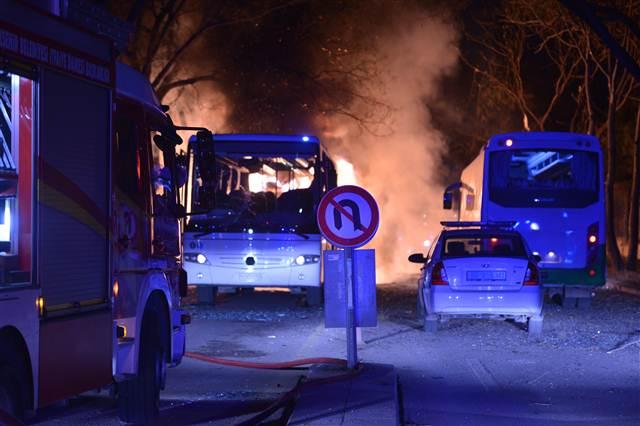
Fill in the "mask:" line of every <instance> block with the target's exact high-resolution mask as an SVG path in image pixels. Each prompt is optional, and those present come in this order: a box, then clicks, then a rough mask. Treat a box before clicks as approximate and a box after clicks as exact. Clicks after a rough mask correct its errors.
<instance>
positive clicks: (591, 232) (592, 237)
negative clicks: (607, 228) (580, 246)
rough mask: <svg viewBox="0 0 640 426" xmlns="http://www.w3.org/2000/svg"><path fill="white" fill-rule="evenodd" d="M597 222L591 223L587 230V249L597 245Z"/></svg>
mask: <svg viewBox="0 0 640 426" xmlns="http://www.w3.org/2000/svg"><path fill="white" fill-rule="evenodd" d="M599 228H600V226H599V224H598V222H596V223H592V224H591V225H590V226H589V229H588V230H587V248H588V249H591V248H593V247H595V246H596V245H597V244H598V231H599Z"/></svg>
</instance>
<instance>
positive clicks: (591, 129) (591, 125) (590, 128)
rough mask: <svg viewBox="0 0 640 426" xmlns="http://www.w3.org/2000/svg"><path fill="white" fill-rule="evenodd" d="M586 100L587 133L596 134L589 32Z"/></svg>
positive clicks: (585, 60)
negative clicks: (592, 99)
mask: <svg viewBox="0 0 640 426" xmlns="http://www.w3.org/2000/svg"><path fill="white" fill-rule="evenodd" d="M584 100H585V106H586V108H587V133H588V134H590V135H593V134H595V131H596V124H595V119H594V117H593V106H592V105H591V44H590V42H589V35H588V33H587V52H586V54H585V55H584Z"/></svg>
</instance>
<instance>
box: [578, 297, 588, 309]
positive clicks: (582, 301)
mask: <svg viewBox="0 0 640 426" xmlns="http://www.w3.org/2000/svg"><path fill="white" fill-rule="evenodd" d="M590 307H591V296H588V297H579V298H578V309H589V308H590Z"/></svg>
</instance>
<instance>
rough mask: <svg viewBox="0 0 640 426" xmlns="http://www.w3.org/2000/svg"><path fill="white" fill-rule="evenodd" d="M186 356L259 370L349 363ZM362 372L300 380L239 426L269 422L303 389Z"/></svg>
mask: <svg viewBox="0 0 640 426" xmlns="http://www.w3.org/2000/svg"><path fill="white" fill-rule="evenodd" d="M184 356H185V357H187V358H191V359H195V360H198V361H203V362H208V363H211V364H219V365H226V366H230V367H242V368H259V369H269V370H285V369H289V368H294V367H300V366H303V365H311V364H337V365H344V366H346V365H347V361H346V360H345V359H341V358H328V357H321V358H303V359H297V360H293V361H286V362H271V363H261V362H249V361H236V360H230V359H225V358H216V357H212V356H208V355H204V354H199V353H195V352H187V353H185V354H184ZM361 372H362V365H358V367H357V368H356V369H355V370H353V371H349V372H347V373H343V374H337V375H335V376H330V377H323V378H318V379H310V380H305V379H304V378H301V379H300V380H298V383H296V385H295V386H294V387H293V389H291V390H290V391H288V392H286V393H285V394H284V395H282V396H281V397H280V398H278V399H277V400H275V401H274V402H273V403H271V404H270V405H269V406H268V407H267V408H265V409H264V410H262V411H260V412H259V413H257V414H256V415H254V416H252V417H251V418H249V419H247V420H245V421H243V422H241V423H239V425H238V426H251V425H257V424H259V423H260V422H263V421H265V420H267V419H268V418H269V417H271V415H273V413H275V412H276V411H278V410H279V409H280V408H282V407H286V406H287V405H288V404H291V403H292V402H293V401H295V400H296V399H297V398H298V396H299V395H300V392H301V391H302V389H304V388H306V387H310V386H314V385H320V384H326V383H336V382H340V381H343V380H348V379H350V378H352V377H354V376H356V375H358V374H360V373H361ZM286 412H287V408H285V413H286ZM289 414H290V413H289ZM287 417H288V416H287Z"/></svg>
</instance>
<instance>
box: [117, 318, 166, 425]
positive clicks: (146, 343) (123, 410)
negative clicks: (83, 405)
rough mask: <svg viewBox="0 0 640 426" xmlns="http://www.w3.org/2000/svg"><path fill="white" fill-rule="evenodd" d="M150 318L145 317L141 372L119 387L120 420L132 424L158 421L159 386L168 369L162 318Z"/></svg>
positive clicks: (141, 349) (139, 362) (139, 364)
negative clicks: (160, 322) (163, 342)
mask: <svg viewBox="0 0 640 426" xmlns="http://www.w3.org/2000/svg"><path fill="white" fill-rule="evenodd" d="M145 316H146V315H145ZM151 318H153V317H151ZM151 318H145V320H148V321H144V320H143V326H142V342H141V346H140V354H139V355H138V375H137V376H136V377H135V378H133V379H130V380H127V381H125V382H123V383H121V384H120V385H119V389H118V405H119V414H120V420H122V421H123V422H125V423H129V424H136V425H152V424H156V423H157V422H158V415H159V412H160V388H161V387H162V383H163V381H164V377H163V374H166V371H165V357H164V351H163V349H162V341H161V338H160V335H159V333H161V332H162V331H161V330H160V327H159V321H155V318H154V320H151Z"/></svg>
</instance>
